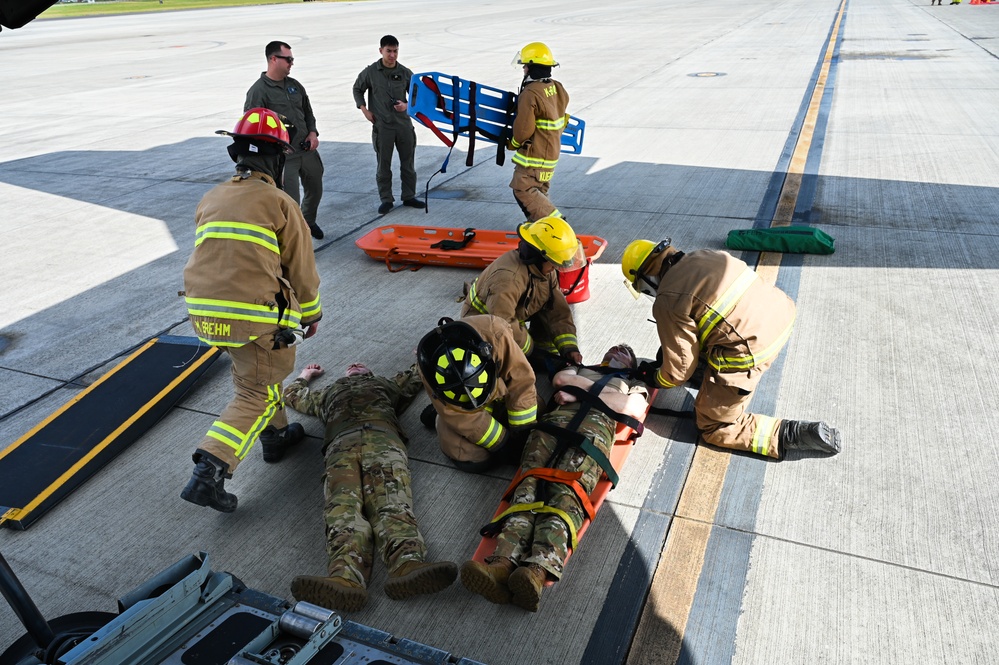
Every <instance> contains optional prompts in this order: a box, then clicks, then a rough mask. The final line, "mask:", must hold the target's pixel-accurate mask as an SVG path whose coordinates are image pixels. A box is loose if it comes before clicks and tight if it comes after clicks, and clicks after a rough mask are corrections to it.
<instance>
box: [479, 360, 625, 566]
mask: <svg viewBox="0 0 999 665" xmlns="http://www.w3.org/2000/svg"><path fill="white" fill-rule="evenodd" d="M579 374H580V376H584V377H586V378H589V379H592V380H594V381H596V380H598V379H599V378H600V377H601V375H600V374H598V373H597V372H593V371H591V370H586V369H581V370H580V372H579ZM608 388H610V389H615V390H620V391H621V392H622V393H628V392H632V391H634V390H643V388H641V387H636V388H630V387H629V385H628V384H627V383H626V382H625V381H624V380H622V379H611V380H610V381H609V382H608V383H607V385H606V386H604V389H605V390H606V389H608ZM579 409H580V404H579V403H578V402H573V403H570V404H565V405H562V406H559V407H558V408H557V409H555V410H554V411H552V412H550V413H548V414H546V415H544V416H542V418H541V420H542V422H547V423H551V424H553V425H558V426H559V427H566V426H567V425H568V424H569V423H570V421H571V420H572V419H573V418H574V417H575V415H576V413H577V412H578V411H579ZM577 431H578V432H579V433H581V434H583V435H584V436H585V437H586V438H588V439H589V440H590V441H592V442H593V444H594V446H595V447H596V448H597V449H598V450H600V451H601V452H603V453H604V454H605V455H606V456H608V457H610V451H611V448H613V447H614V437H615V433H616V431H617V423H616V422H615V421H614V420H613V419H611V418H610V417H609V416H607V415H605V414H603V413H601V412H600V411H597V410H596V409H590V410H589V411H588V412H587V414H586V415H585V416H584V417H583V422H582V423H580V425H579V427H578V429H577ZM556 446H557V441H556V439H555V437H554V436H552V435H551V434H548V433H546V432H542V431H540V430H534V431H533V432H531V436H530V438H529V439H528V440H527V445H526V446H525V448H524V455H523V457H522V458H521V462H520V472H524V471H527V470H529V469H536V468H540V467H544V466H545V465H546V463H547V462H548V458H549V457H550V456H551V454H552V452H553V451H554V450H555V448H556ZM554 468H556V469H560V470H562V471H570V472H575V471H581V472H582V474H583V475H582V477H580V478H579V484H580V485H582V486H583V488H584V489H585V490H586V493H587V494H590V493H591V492H592V491H593V488H594V487H596V484H597V481H599V480H600V477H601V475H602V474H603V469H602V468H600V465H599V464H597V463H596V462H595V461H594V460H593V458H592V457H590V456H589V455H587V454H586V453H584V452H583V451H582V450H580V449H579V448H576V447H572V448H569V449H568V450H567V451H566V452H565V453H564V454H563V455H562V458H561V459H560V460H558V462H557V463H556V464H555V465H554ZM540 482H541V483H543V485H544V486H545V487H544V494H543V496H541V497H538V483H539V480H538V479H537V478H533V477H528V478H525V479H524V480H523V481H522V482H521V483H520V484H519V485H518V486H517V489H516V490H514V493H513V496H512V497H511V499H510V504H511V505H514V504H528V503H534V502H535V501H538V500H543V501H544V502H545V504H546V505H549V506H552V507H554V508H558V509H560V510H562V511H564V512H565V513H567V514H568V515H569V516H570V518H571V519H572V521H573V526H574V527H575V529H576V531H577V532H578V531H579V529H580V527H581V526H582V525H583V519H584V518H585V517H586V513H585V512H584V510H583V507H582V505H580V503H579V499H577V498H576V495H575V494H573V492H572V490H571V489H569V487H568V486H566V485H562V484H560V483H554V482H548V481H540ZM536 497H537V498H536ZM569 543H570V535H569V529H568V528H567V527H566V525H565V522H563V521H562V519H561V518H560V517H559V516H558V515H553V514H551V513H541V514H534V513H530V512H519V513H513V514H511V515H510V516H509V517H507V518H506V520H505V521H504V523H503V529H502V531H501V532H500V533H499V535H498V536H497V538H496V550H495V551H494V552H493V554H492V556H489V557H487V558H486V563H493V562H495V561H497V560H499V559H500V558H507V559H511V560H512V561H514V563H517V564H518V565H527V564H530V563H535V564H538V565H539V566H541V567H542V568H544V569H545V570H546V571H547V572H548V573H549V574H551V575H552V576H554V577H555V578H556V579H560V578H561V577H562V568H563V566H564V564H565V559H566V557H567V556H568V553H569Z"/></svg>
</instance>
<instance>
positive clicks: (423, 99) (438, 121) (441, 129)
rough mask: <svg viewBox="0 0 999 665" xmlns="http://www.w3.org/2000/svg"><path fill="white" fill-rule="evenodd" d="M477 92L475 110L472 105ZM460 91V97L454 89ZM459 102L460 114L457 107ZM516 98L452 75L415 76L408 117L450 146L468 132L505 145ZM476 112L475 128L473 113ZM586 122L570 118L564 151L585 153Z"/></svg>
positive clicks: (563, 134) (433, 73) (504, 92)
mask: <svg viewBox="0 0 999 665" xmlns="http://www.w3.org/2000/svg"><path fill="white" fill-rule="evenodd" d="M473 87H474V91H475V105H474V109H473V106H472V103H471V101H470V100H471V99H472V90H473ZM456 89H457V95H455V90H456ZM456 103H457V113H455V104H456ZM516 109H517V95H515V94H514V93H512V92H509V91H507V90H500V89H499V88H493V87H490V86H488V85H482V84H481V83H476V82H474V81H469V80H467V79H463V78H460V77H457V76H451V75H450V74H441V73H440V72H422V73H420V74H413V79H412V81H411V82H410V84H409V115H410V116H411V117H412V118H414V119H415V120H416V121H417V122H419V123H421V124H422V125H424V126H425V127H427V128H428V129H430V130H431V131H432V132H434V134H436V135H437V138H439V139H440V140H441V141H442V142H443V143H444V144H445V145H447V146H448V147H450V146H451V145H452V144H453V142H454V137H455V136H464V137H466V138H467V137H468V135H469V130H470V129H474V130H475V131H476V137H477V138H478V139H480V140H483V141H486V142H488V143H500V142H501V141H502V142H504V143H505V142H506V141H507V140H508V139H509V138H510V136H511V135H512V132H513V117H514V114H515V112H516ZM473 110H474V112H475V122H474V127H473V124H472V111H473ZM585 128H586V123H585V122H583V121H582V120H580V119H579V118H576V117H575V116H571V115H570V116H569V120H568V122H567V124H566V127H565V129H564V130H563V131H562V152H565V153H569V154H573V155H578V154H579V153H581V152H582V151H583V133H584V129H585Z"/></svg>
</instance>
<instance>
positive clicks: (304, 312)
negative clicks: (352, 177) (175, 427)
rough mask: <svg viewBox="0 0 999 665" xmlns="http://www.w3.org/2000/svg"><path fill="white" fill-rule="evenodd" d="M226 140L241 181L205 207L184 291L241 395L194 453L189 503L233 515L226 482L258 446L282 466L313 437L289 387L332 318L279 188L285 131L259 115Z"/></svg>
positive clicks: (304, 233) (215, 192)
mask: <svg viewBox="0 0 999 665" xmlns="http://www.w3.org/2000/svg"><path fill="white" fill-rule="evenodd" d="M217 133H218V134H222V135H225V136H230V137H232V145H230V146H229V156H230V157H232V160H233V161H234V162H236V174H235V175H234V176H233V177H232V179H230V180H228V181H227V182H224V183H222V184H221V185H218V186H217V187H215V188H213V189H212V190H211V191H209V192H208V193H207V194H205V196H204V198H203V199H201V203H199V204H198V208H197V211H196V212H195V214H194V217H195V224H196V227H195V242H194V252H193V253H192V254H191V258H190V260H188V262H187V266H186V267H185V268H184V288H185V290H186V291H185V295H186V300H187V311H188V314H189V315H190V318H191V325H193V326H194V330H195V332H196V333H197V335H198V338H199V339H200V340H201V341H202V342H204V343H205V344H211V345H212V346H216V347H218V348H220V349H221V350H223V351H225V352H226V353H227V354H228V355H229V358H230V359H231V360H232V381H233V386H234V388H235V393H236V394H235V396H234V397H233V399H232V401H230V402H229V405H228V406H226V408H225V410H224V411H223V412H222V415H220V416H219V418H218V420H216V421H215V422H214V423H212V426H211V428H209V430H208V432H207V433H206V434H205V437H204V439H202V441H201V443H200V444H199V445H198V448H197V450H195V451H194V455H193V458H194V464H195V467H194V473H193V474H192V476H191V480H190V482H188V484H187V486H186V487H185V488H184V489H183V491H182V492H181V494H180V496H181V498H182V499H184V500H185V501H190V502H191V503H194V504H197V505H199V506H207V507H209V508H214V509H215V510H218V511H221V512H223V513H231V512H233V511H234V510H236V504H237V501H236V496H235V495H234V494H231V493H230V492H227V491H226V490H225V480H226V479H227V478H231V477H232V474H233V473H234V472H235V471H236V467H237V466H238V465H239V463H240V462H241V461H242V460H243V459H244V458H245V457H246V455H247V453H249V451H250V448H251V447H252V446H253V444H254V442H255V441H256V440H257V438H258V437H259V438H260V444H261V448H262V450H263V456H264V461H265V462H277V461H278V460H280V459H281V458H282V456H283V455H284V452H285V449H286V448H288V447H289V446H291V445H294V444H296V443H298V442H299V441H301V440H302V438H303V437H304V436H305V431H304V429H303V428H302V426H301V425H299V424H298V423H293V424H291V425H289V424H288V418H287V416H286V414H285V410H284V401H283V399H282V396H281V393H282V386H281V382H282V381H283V380H284V378H285V377H286V376H288V374H289V373H290V372H291V371H292V370H293V369H294V368H295V347H294V346H292V344H293V343H294V341H295V337H296V335H295V333H296V332H299V333H300V334H301V335H302V336H303V337H304V338H309V337H312V335H314V334H315V332H316V330H317V329H318V326H319V319H320V318H322V309H321V307H320V304H319V274H318V272H317V271H316V259H315V255H314V253H313V249H312V239H311V238H310V237H309V227H308V225H307V224H306V223H305V218H304V217H302V211H301V210H300V209H299V207H298V204H297V203H295V201H294V200H293V199H292V198H291V197H290V196H288V194H286V193H285V192H283V191H281V189H280V188H279V187H278V183H280V182H281V175H282V171H283V169H284V156H285V154H286V153H287V152H288V151H290V150H291V146H290V145H289V144H288V130H287V129H286V128H285V126H284V123H282V122H281V119H280V118H278V116H277V115H276V114H275V113H274V112H273V111H269V110H267V109H265V108H253V109H250V110H249V111H247V112H246V113H245V114H244V115H243V117H242V118H240V120H239V122H238V123H236V128H235V129H234V130H233V131H232V132H227V131H219V132H217ZM300 328H301V329H304V332H303V331H301V330H300Z"/></svg>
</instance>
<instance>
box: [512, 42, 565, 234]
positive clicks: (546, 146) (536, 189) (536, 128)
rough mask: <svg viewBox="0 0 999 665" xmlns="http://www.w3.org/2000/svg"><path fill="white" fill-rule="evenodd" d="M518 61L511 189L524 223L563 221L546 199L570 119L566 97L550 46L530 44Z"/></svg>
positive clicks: (518, 56)
mask: <svg viewBox="0 0 999 665" xmlns="http://www.w3.org/2000/svg"><path fill="white" fill-rule="evenodd" d="M516 61H517V63H518V64H520V65H523V66H524V80H523V82H522V83H521V85H520V93H519V94H518V95H517V115H516V116H515V117H514V120H513V135H512V136H511V137H510V140H509V142H508V146H507V147H508V148H510V150H516V151H517V152H516V153H515V154H514V156H513V180H511V181H510V187H511V188H512V189H513V195H514V198H516V200H517V204H518V205H520V209H521V210H523V211H524V215H525V216H526V217H527V221H529V222H534V221H537V220H539V219H541V218H543V217H562V213H561V212H559V209H558V208H556V207H555V206H554V204H552V202H551V200H550V199H549V198H548V188H549V186H551V182H552V176H553V175H555V165H556V164H558V157H559V153H561V152H562V130H564V129H565V126H566V122H567V121H568V118H569V116H568V115H567V114H566V112H565V109H566V107H567V106H568V105H569V93H567V92H566V91H565V88H564V87H562V84H561V83H559V82H558V81H556V80H554V79H552V67H558V63H557V62H555V57H554V56H553V55H552V51H551V49H550V48H548V46H546V45H545V44H542V43H541V42H531V43H530V44H528V45H526V46H525V47H524V48H522V49H520V52H519V53H518V54H517V57H516Z"/></svg>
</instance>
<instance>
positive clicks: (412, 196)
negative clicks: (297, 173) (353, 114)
mask: <svg viewBox="0 0 999 665" xmlns="http://www.w3.org/2000/svg"><path fill="white" fill-rule="evenodd" d="M378 52H379V53H380V54H381V56H382V57H381V59H380V60H376V61H375V62H373V63H371V64H370V65H368V66H367V67H365V68H364V69H363V70H362V71H361V73H360V74H358V75H357V80H356V81H354V103H355V104H356V105H357V108H359V109H361V113H363V114H364V117H365V119H366V120H367V121H368V122H370V123H371V143H372V144H374V147H375V155H377V157H378V171H377V174H376V175H375V181H376V182H377V183H378V197H379V198H380V199H381V200H382V204H381V205H380V206H379V207H378V214H379V215H384V214H385V213H387V212H388V211H390V210H391V209H392V205H393V203H394V202H395V199H394V198H393V196H392V151H393V149H395V150H398V151H399V169H400V170H401V171H402V204H403V205H404V206H409V207H411V208H426V207H427V205H426V204H425V203H424V202H423V201H421V200H419V199H418V198H416V167H414V166H413V157H414V155H415V154H416V131H415V130H414V129H413V121H412V120H410V118H409V114H408V113H407V112H406V111H407V110H408V109H409V105H408V103H407V97H406V96H407V95H408V94H409V81H410V79H412V78H413V72H412V71H411V70H410V69H409V68H408V67H405V66H404V65H403V64H402V63H400V62H399V61H398V58H399V40H398V39H396V38H395V37H393V36H392V35H385V36H384V37H382V39H381V42H380V47H379V49H378ZM365 93H367V94H368V100H367V103H365V100H364V94H365Z"/></svg>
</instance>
